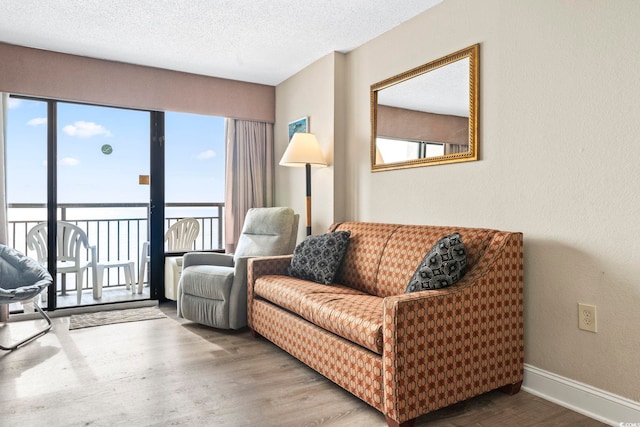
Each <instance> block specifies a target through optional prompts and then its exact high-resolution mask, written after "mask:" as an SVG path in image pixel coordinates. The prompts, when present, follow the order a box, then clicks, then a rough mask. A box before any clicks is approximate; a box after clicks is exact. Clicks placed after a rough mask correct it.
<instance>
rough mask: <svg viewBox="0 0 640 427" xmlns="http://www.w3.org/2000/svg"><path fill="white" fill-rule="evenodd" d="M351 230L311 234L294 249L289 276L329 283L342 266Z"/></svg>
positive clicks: (288, 271)
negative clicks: (318, 234) (317, 234)
mask: <svg viewBox="0 0 640 427" xmlns="http://www.w3.org/2000/svg"><path fill="white" fill-rule="evenodd" d="M350 234H351V233H350V232H349V231H337V232H334V233H326V234H322V235H320V236H309V237H307V238H306V239H305V240H304V241H302V242H301V243H300V244H299V245H298V246H296V249H295V250H294V251H293V258H291V265H290V266H289V268H288V269H287V274H288V275H289V276H293V277H297V278H299V279H306V280H312V281H314V282H317V283H323V284H325V285H329V284H331V283H333V278H334V277H335V275H336V272H337V271H338V268H340V264H341V263H342V259H343V258H344V254H345V252H346V251H347V246H348V244H349V235H350Z"/></svg>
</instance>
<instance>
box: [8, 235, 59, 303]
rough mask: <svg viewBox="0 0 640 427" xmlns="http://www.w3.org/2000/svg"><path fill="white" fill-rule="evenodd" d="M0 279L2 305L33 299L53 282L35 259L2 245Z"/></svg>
mask: <svg viewBox="0 0 640 427" xmlns="http://www.w3.org/2000/svg"><path fill="white" fill-rule="evenodd" d="M0 278H1V279H2V280H1V281H0V282H1V283H0V285H1V287H0V303H6V302H11V301H25V300H27V299H31V298H33V297H35V296H37V295H38V294H39V293H40V292H42V290H43V289H44V288H46V287H47V286H49V285H50V284H51V283H52V281H53V279H52V278H51V275H50V274H49V272H48V271H47V270H46V269H45V268H44V267H43V266H41V265H40V264H38V263H37V262H36V261H35V260H34V259H32V258H29V257H27V256H25V255H23V254H21V253H20V252H18V251H16V250H15V249H13V248H10V247H8V246H5V245H0Z"/></svg>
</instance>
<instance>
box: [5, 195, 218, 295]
mask: <svg viewBox="0 0 640 427" xmlns="http://www.w3.org/2000/svg"><path fill="white" fill-rule="evenodd" d="M8 208H9V210H8V217H9V221H8V232H9V233H8V244H9V245H10V246H12V247H14V248H15V249H17V250H19V251H21V252H23V253H25V254H27V255H30V256H32V257H34V258H35V253H31V251H29V249H28V245H27V234H28V232H29V230H30V229H31V228H32V227H33V226H34V225H36V224H38V223H40V222H43V221H46V219H47V210H46V205H45V204H40V203H10V204H9V205H8ZM223 209H224V203H167V204H166V205H165V230H166V229H168V228H169V226H170V225H171V224H173V223H175V222H176V221H178V220H180V219H182V218H186V217H190V218H195V219H196V220H198V222H199V223H200V234H199V235H198V238H197V240H196V242H195V243H194V247H193V249H194V250H220V249H223ZM58 218H59V219H60V220H62V221H67V222H70V223H72V224H76V225H77V226H79V227H80V228H82V229H83V230H84V231H85V232H86V233H87V237H88V239H89V244H90V245H92V246H93V245H95V246H96V250H97V257H98V262H106V261H115V260H123V259H127V260H131V261H134V262H135V265H136V273H137V270H138V262H139V261H140V251H141V249H142V244H143V243H144V242H145V241H147V240H148V239H149V233H148V229H149V223H148V218H149V204H147V203H62V204H59V205H58ZM105 274H106V277H105V278H104V282H103V286H104V287H109V286H119V285H123V284H124V274H123V273H122V274H120V273H118V274H114V273H113V272H110V271H109V270H106V272H105ZM135 279H136V280H135V281H136V282H137V281H138V277H137V276H136V278H135ZM85 283H87V285H90V280H85ZM59 290H60V286H59Z"/></svg>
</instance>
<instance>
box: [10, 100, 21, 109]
mask: <svg viewBox="0 0 640 427" xmlns="http://www.w3.org/2000/svg"><path fill="white" fill-rule="evenodd" d="M21 103H22V100H20V99H16V98H9V103H8V104H7V107H9V108H18V107H19V106H20V104H21Z"/></svg>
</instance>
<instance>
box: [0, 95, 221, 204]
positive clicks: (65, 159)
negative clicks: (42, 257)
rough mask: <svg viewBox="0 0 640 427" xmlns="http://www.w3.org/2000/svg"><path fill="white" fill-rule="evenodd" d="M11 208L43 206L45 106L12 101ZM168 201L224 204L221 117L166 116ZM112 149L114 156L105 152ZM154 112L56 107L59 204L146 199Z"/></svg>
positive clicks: (9, 145)
mask: <svg viewBox="0 0 640 427" xmlns="http://www.w3.org/2000/svg"><path fill="white" fill-rule="evenodd" d="M7 124H8V126H7V187H8V190H7V192H8V198H9V200H8V201H9V203H29V202H31V203H44V202H45V201H46V188H47V187H46V138H47V127H46V104H45V103H44V102H39V101H31V100H23V99H10V103H9V114H8V123H7ZM165 132H166V146H165V170H166V185H165V194H166V201H167V202H224V161H225V156H224V119H223V118H221V117H213V116H201V115H194V114H186V113H173V112H167V113H166V114H165ZM104 145H109V146H110V147H111V148H112V152H111V154H104V153H103V152H102V150H101V148H102V147H103V146H104ZM146 174H149V113H148V112H144V111H134V110H123V109H117V108H108V107H95V106H87V105H78V104H67V103H58V201H59V202H60V203H99V202H103V203H106V202H148V195H149V186H146V185H139V184H138V176H139V175H146Z"/></svg>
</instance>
